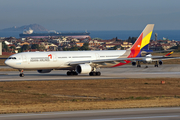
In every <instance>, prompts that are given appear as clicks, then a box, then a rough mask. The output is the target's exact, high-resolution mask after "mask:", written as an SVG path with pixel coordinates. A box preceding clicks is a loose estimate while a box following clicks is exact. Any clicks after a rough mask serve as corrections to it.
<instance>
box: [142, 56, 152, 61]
mask: <svg viewBox="0 0 180 120" xmlns="http://www.w3.org/2000/svg"><path fill="white" fill-rule="evenodd" d="M151 57H152V55H151V54H148V55H146V58H144V59H142V61H143V63H152V58H151Z"/></svg>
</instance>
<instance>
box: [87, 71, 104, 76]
mask: <svg viewBox="0 0 180 120" xmlns="http://www.w3.org/2000/svg"><path fill="white" fill-rule="evenodd" d="M100 75H101V72H90V73H89V76H100Z"/></svg>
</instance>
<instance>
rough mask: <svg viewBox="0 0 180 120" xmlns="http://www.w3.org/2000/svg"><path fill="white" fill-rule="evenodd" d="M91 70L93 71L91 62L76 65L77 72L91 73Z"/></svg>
mask: <svg viewBox="0 0 180 120" xmlns="http://www.w3.org/2000/svg"><path fill="white" fill-rule="evenodd" d="M91 71H92V67H91V66H90V65H89V64H79V65H77V66H76V72H77V73H78V74H81V73H90V72H91Z"/></svg>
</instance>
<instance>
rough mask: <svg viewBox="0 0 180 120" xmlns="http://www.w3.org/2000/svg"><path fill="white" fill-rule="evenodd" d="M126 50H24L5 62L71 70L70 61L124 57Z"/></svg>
mask: <svg viewBox="0 0 180 120" xmlns="http://www.w3.org/2000/svg"><path fill="white" fill-rule="evenodd" d="M125 52H126V50H105V51H51V52H22V53H18V54H14V55H12V56H10V57H9V58H8V59H7V60H6V61H5V64H6V65H8V66H10V67H12V68H16V69H19V70H21V69H35V70H40V69H66V70H69V69H71V68H72V66H69V65H68V63H70V62H76V61H78V62H79V61H88V60H89V61H91V60H102V59H115V58H119V57H123V55H124V53H125ZM124 57H127V56H124ZM111 66H113V65H111ZM102 67H110V66H107V65H106V66H103V65H102Z"/></svg>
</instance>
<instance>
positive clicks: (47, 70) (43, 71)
mask: <svg viewBox="0 0 180 120" xmlns="http://www.w3.org/2000/svg"><path fill="white" fill-rule="evenodd" d="M37 71H38V72H39V73H49V72H51V69H46V70H37Z"/></svg>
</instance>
